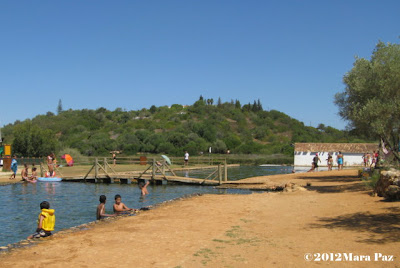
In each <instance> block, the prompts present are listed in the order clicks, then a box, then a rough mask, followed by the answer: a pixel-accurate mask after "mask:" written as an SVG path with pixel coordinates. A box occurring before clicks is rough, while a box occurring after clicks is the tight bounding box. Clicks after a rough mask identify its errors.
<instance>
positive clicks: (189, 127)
mask: <svg viewBox="0 0 400 268" xmlns="http://www.w3.org/2000/svg"><path fill="white" fill-rule="evenodd" d="M3 134H4V136H5V142H7V143H13V145H14V152H15V153H17V154H20V155H23V156H43V155H46V154H47V153H49V152H50V151H56V152H57V151H60V150H62V149H65V148H75V149H78V150H79V151H80V152H81V153H82V154H84V155H106V154H109V152H110V151H112V150H118V151H122V152H123V154H125V155H133V154H136V153H137V152H146V153H157V154H160V153H165V154H169V155H182V154H183V152H184V151H188V152H189V153H190V154H191V155H197V154H199V153H200V152H208V148H209V147H210V146H211V147H212V151H213V153H226V152H227V150H230V152H231V153H240V154H287V155H292V154H293V146H291V144H293V143H295V142H364V141H365V140H364V139H363V138H362V137H357V136H354V135H352V133H349V132H347V131H340V130H337V129H335V128H332V127H329V126H328V127H325V126H324V125H322V124H320V125H319V127H318V128H314V127H308V126H305V125H304V123H302V122H300V121H298V120H296V119H293V118H291V117H289V116H288V115H286V114H284V113H282V112H279V111H276V110H271V111H264V110H263V108H262V104H261V103H260V101H254V103H252V104H251V103H249V104H246V105H241V103H240V101H238V100H236V101H231V102H225V103H222V102H221V100H220V99H219V100H218V102H217V103H216V104H214V101H213V100H212V99H207V100H206V99H204V98H203V97H200V99H199V100H198V101H196V102H195V103H194V104H193V105H190V106H182V105H179V104H174V105H172V106H171V107H167V106H162V107H155V106H152V107H150V109H142V110H140V111H125V110H122V109H121V108H117V109H116V110H114V111H109V110H107V109H105V108H99V109H97V110H88V109H83V110H66V111H59V113H58V115H55V114H53V113H51V112H48V113H47V114H46V115H38V116H36V117H35V118H33V119H31V120H25V121H23V122H20V121H16V122H15V123H14V124H9V125H7V126H5V127H4V129H3Z"/></svg>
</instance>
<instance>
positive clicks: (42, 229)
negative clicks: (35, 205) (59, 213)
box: [27, 201, 56, 239]
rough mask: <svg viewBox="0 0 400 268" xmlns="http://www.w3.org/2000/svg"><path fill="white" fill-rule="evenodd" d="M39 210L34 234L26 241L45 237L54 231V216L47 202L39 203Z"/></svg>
mask: <svg viewBox="0 0 400 268" xmlns="http://www.w3.org/2000/svg"><path fill="white" fill-rule="evenodd" d="M40 210H41V212H40V213H39V217H38V220H37V223H38V225H37V229H36V232H35V233H34V234H32V235H30V236H28V238H27V239H32V238H40V237H47V236H50V235H51V231H53V230H54V225H55V224H56V216H55V215H54V209H50V203H49V202H47V201H43V202H42V203H40Z"/></svg>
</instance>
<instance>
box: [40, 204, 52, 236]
mask: <svg viewBox="0 0 400 268" xmlns="http://www.w3.org/2000/svg"><path fill="white" fill-rule="evenodd" d="M41 215H43V216H44V219H43V222H42V229H43V230H45V231H48V232H50V231H53V230H54V225H55V224H56V215H54V209H45V208H43V209H42V212H40V214H39V217H38V223H39V221H40V216H41Z"/></svg>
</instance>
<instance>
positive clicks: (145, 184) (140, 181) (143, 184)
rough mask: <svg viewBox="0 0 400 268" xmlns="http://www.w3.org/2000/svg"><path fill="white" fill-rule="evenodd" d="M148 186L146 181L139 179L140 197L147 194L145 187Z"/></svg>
mask: <svg viewBox="0 0 400 268" xmlns="http://www.w3.org/2000/svg"><path fill="white" fill-rule="evenodd" d="M148 185H149V181H148V180H143V179H140V180H139V182H138V187H139V189H140V191H141V194H142V196H145V195H146V194H149V192H148V191H147V186H148Z"/></svg>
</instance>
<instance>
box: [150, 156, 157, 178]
mask: <svg viewBox="0 0 400 268" xmlns="http://www.w3.org/2000/svg"><path fill="white" fill-rule="evenodd" d="M152 168H153V169H152V171H151V178H152V179H153V180H154V179H155V178H156V159H155V158H153V166H152Z"/></svg>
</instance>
